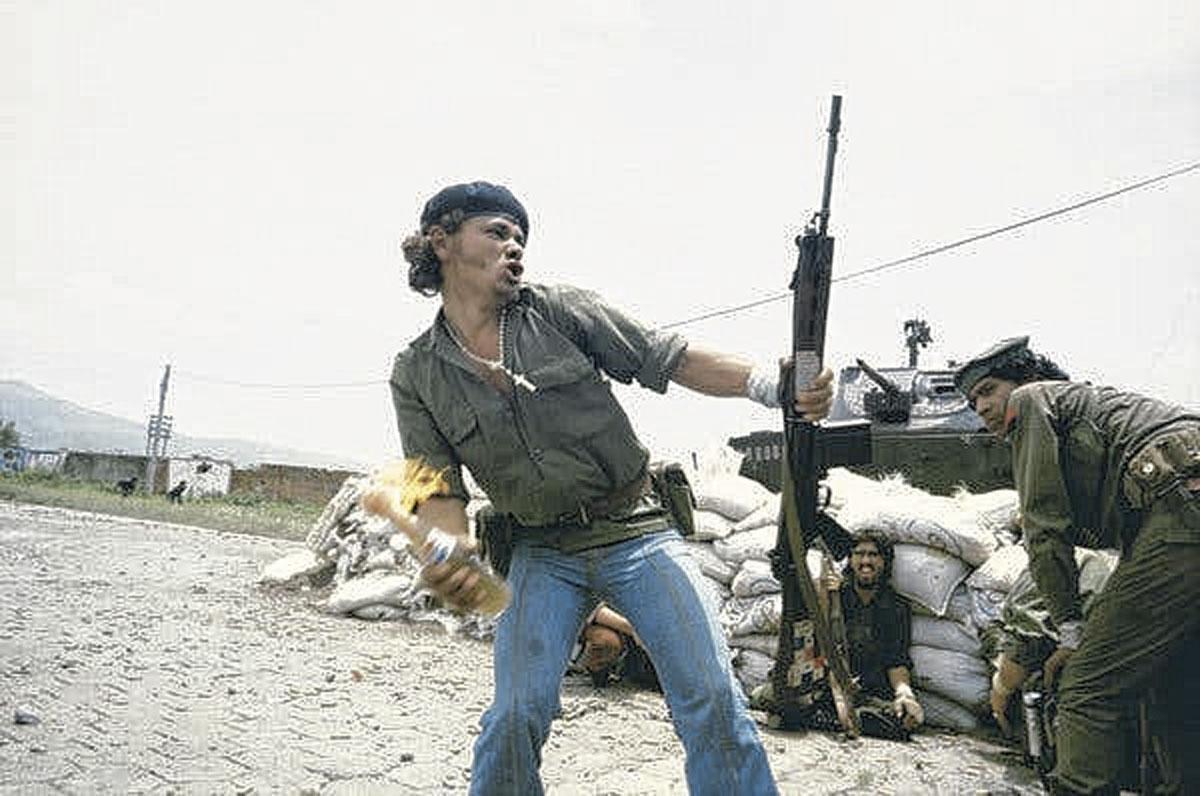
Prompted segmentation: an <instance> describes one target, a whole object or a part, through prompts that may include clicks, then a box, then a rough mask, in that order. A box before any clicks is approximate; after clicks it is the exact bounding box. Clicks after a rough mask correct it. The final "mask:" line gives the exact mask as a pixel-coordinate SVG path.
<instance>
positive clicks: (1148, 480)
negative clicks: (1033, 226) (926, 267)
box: [955, 337, 1200, 793]
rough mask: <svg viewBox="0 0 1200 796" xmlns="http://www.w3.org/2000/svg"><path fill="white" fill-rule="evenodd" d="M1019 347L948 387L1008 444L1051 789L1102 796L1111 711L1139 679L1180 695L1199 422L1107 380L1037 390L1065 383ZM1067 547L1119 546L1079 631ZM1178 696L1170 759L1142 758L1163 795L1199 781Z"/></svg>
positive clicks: (1170, 725) (1117, 710)
mask: <svg viewBox="0 0 1200 796" xmlns="http://www.w3.org/2000/svg"><path fill="white" fill-rule="evenodd" d="M1027 344H1028V338H1027V337H1020V338H1014V339H1010V340H1005V341H1003V342H1002V343H1000V344H998V345H996V346H993V347H992V348H991V349H989V350H988V351H986V352H984V353H983V354H981V355H980V356H978V357H975V358H974V359H972V360H971V361H969V362H967V363H966V364H965V365H963V366H962V367H961V368H960V369H959V370H958V372H957V373H956V377H955V380H956V383H957V385H958V387H959V389H960V390H962V392H963V393H964V394H965V395H966V396H967V398H968V400H969V401H970V402H971V406H972V407H973V408H974V409H975V411H976V412H977V413H978V414H979V415H980V417H981V418H982V419H983V421H984V423H985V424H986V425H987V427H988V429H989V430H990V431H991V432H992V433H994V434H996V435H998V436H1000V437H1003V438H1005V439H1007V440H1009V442H1010V443H1011V445H1012V451H1013V475H1014V479H1015V481H1016V486H1017V491H1018V493H1019V495H1020V508H1021V518H1022V525H1023V527H1024V533H1025V545H1026V548H1027V549H1028V551H1029V559H1030V571H1031V573H1032V575H1033V578H1034V580H1035V582H1036V583H1037V586H1038V589H1039V590H1040V591H1041V592H1042V594H1043V595H1044V597H1045V599H1046V603H1047V607H1048V609H1049V612H1050V616H1051V619H1052V620H1053V622H1054V624H1055V625H1056V626H1057V628H1058V631H1059V642H1058V647H1057V649H1056V650H1055V651H1054V653H1053V654H1052V655H1050V657H1049V659H1048V660H1047V661H1046V664H1045V667H1044V671H1043V675H1044V680H1045V681H1046V682H1049V683H1052V682H1054V680H1055V676H1056V674H1057V673H1058V671H1059V669H1060V668H1061V669H1062V678H1061V682H1060V684H1059V686H1058V727H1057V732H1056V746H1057V763H1056V765H1055V768H1054V771H1053V772H1052V773H1051V784H1052V788H1053V789H1054V790H1055V791H1056V792H1060V793H1109V792H1115V791H1116V788H1117V779H1118V776H1119V774H1120V767H1121V765H1122V759H1123V755H1122V748H1121V746H1122V744H1123V740H1122V737H1121V735H1120V734H1119V733H1117V732H1115V731H1114V730H1115V728H1116V726H1117V724H1118V722H1119V720H1120V717H1121V716H1122V714H1123V712H1124V711H1126V710H1127V709H1128V708H1129V706H1130V705H1131V704H1132V703H1133V702H1134V701H1135V700H1137V699H1138V698H1139V697H1140V696H1141V695H1142V694H1143V693H1144V692H1145V690H1146V689H1147V688H1148V687H1149V686H1151V685H1154V686H1156V687H1166V688H1169V689H1172V690H1181V691H1182V690H1190V691H1192V692H1194V691H1195V688H1196V687H1195V685H1193V684H1192V683H1191V682H1190V681H1191V680H1193V679H1194V678H1192V677H1190V676H1186V675H1184V674H1183V672H1184V669H1183V668H1181V667H1182V666H1186V665H1189V664H1190V661H1187V660H1186V658H1187V655H1188V653H1189V651H1190V650H1191V649H1194V647H1195V642H1196V637H1197V632H1198V627H1200V614H1198V613H1197V611H1196V604H1197V602H1198V601H1200V414H1198V413H1196V412H1194V411H1188V410H1185V409H1182V408H1179V407H1176V406H1172V405H1169V404H1166V403H1163V402H1162V401H1158V400H1155V399H1153V398H1148V397H1145V396H1142V395H1138V394H1136V393H1131V392H1121V391H1118V390H1115V389H1112V388H1109V387H1095V386H1092V385H1090V384H1081V383H1075V382H1069V381H1051V382H1047V381H1044V379H1046V378H1047V377H1049V378H1063V376H1064V375H1065V374H1062V372H1061V371H1059V370H1058V369H1057V368H1056V367H1055V366H1054V365H1053V363H1050V362H1049V361H1048V360H1046V359H1045V358H1044V357H1038V356H1037V355H1035V354H1034V353H1033V352H1031V351H1030V350H1029V348H1028V345H1027ZM1083 529H1094V530H1095V531H1097V532H1098V533H1097V534H1096V535H1090V534H1088V533H1086V532H1084V531H1083ZM1073 545H1081V546H1086V547H1097V546H1100V547H1120V548H1121V549H1122V560H1121V562H1120V564H1118V566H1117V568H1116V570H1115V571H1114V572H1113V575H1112V577H1111V578H1110V579H1109V581H1108V584H1107V586H1106V588H1105V590H1104V591H1103V592H1102V593H1101V594H1100V595H1099V596H1097V598H1096V601H1095V604H1094V606H1093V607H1092V610H1091V614H1090V616H1089V621H1088V623H1087V625H1086V627H1085V626H1083V624H1082V610H1081V605H1080V597H1079V587H1078V578H1079V573H1078V569H1077V566H1076V562H1075V557H1074V554H1073V550H1072V547H1073ZM1189 703H1191V704H1189ZM1194 703H1195V697H1194V693H1193V695H1192V696H1190V697H1189V698H1184V699H1178V700H1177V699H1172V700H1171V701H1170V705H1169V706H1168V709H1169V712H1170V713H1171V715H1169V716H1168V717H1167V720H1166V722H1165V727H1164V730H1165V736H1164V738H1165V741H1166V744H1165V748H1166V749H1167V750H1169V751H1170V752H1171V753H1170V754H1162V755H1159V760H1158V762H1159V765H1160V770H1161V772H1162V774H1163V776H1164V779H1165V780H1166V782H1165V783H1164V784H1165V785H1167V787H1168V788H1169V789H1172V790H1176V791H1183V790H1186V788H1188V787H1191V788H1196V787H1200V781H1198V780H1197V779H1196V778H1195V777H1196V770H1195V768H1196V766H1197V761H1196V757H1197V756H1196V755H1195V753H1194V750H1195V749H1196V748H1198V747H1197V740H1200V739H1198V738H1197V722H1196V719H1195V718H1194V716H1193V715H1192V714H1193V713H1194V711H1195V710H1196V705H1195V704H1194ZM1160 746H1162V745H1160ZM1189 747H1190V749H1189ZM1156 748H1157V747H1156ZM1185 749H1189V751H1190V754H1187V755H1185V756H1180V755H1179V754H1177V752H1178V751H1179V750H1185ZM1181 764H1182V765H1185V766H1189V769H1188V770H1187V771H1183V770H1182V769H1181V768H1180V767H1179V766H1180V765H1181Z"/></svg>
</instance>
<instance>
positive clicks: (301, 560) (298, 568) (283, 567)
mask: <svg viewBox="0 0 1200 796" xmlns="http://www.w3.org/2000/svg"><path fill="white" fill-rule="evenodd" d="M333 566H334V562H333V561H329V560H327V559H325V558H324V557H322V556H319V555H317V554H316V553H314V552H313V551H312V550H310V549H309V548H307V547H306V548H304V549H303V550H295V551H293V552H291V553H288V554H287V555H286V556H284V557H283V558H280V559H277V560H275V561H272V562H271V563H270V564H267V565H266V566H265V567H263V570H262V573H261V574H260V575H259V578H258V581H259V583H262V584H266V585H270V586H292V585H299V584H300V583H302V582H303V581H305V580H306V579H308V578H310V577H312V576H313V575H317V574H320V573H321V572H323V571H325V570H327V569H330V568H331V567H333Z"/></svg>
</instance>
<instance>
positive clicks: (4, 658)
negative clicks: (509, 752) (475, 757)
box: [0, 502, 1041, 794]
mask: <svg viewBox="0 0 1200 796" xmlns="http://www.w3.org/2000/svg"><path fill="white" fill-rule="evenodd" d="M296 547H297V545H296V543H294V542H284V541H280V540H275V539H267V538H263V537H256V536H249V535H243V534H235V533H222V532H216V531H209V530H204V529H199V528H191V527H185V526H180V525H166V524H161V523H152V522H146V521H141V520H131V519H126V518H121V517H110V516H104V515H98V514H88V513H85V512H78V511H71V510H66V509H57V508H45V507H39V506H29V505H23V504H15V503H11V502H0V793H3V794H8V793H12V794H18V793H20V794H30V793H59V792H65V793H135V792H155V793H166V792H172V793H235V794H244V793H272V792H284V793H306V794H360V793H405V792H413V793H438V792H447V793H461V792H464V791H465V790H466V787H467V783H468V777H469V774H470V763H471V747H472V744H473V743H474V740H475V737H476V735H477V733H478V721H479V716H480V714H481V713H482V711H483V710H484V708H485V707H486V706H487V704H488V702H489V701H490V697H491V665H490V652H491V650H490V647H489V645H487V644H484V643H480V642H476V641H470V640H465V639H460V638H454V637H448V636H446V634H445V633H444V632H443V631H442V630H441V629H440V628H439V627H437V626H429V625H408V624H400V623H387V622H384V623H372V622H363V621H358V620H352V619H345V618H337V617H331V616H327V615H324V614H322V613H321V612H320V611H319V610H317V608H316V607H315V602H316V600H317V599H318V597H319V595H318V594H316V593H313V592H271V591H266V590H263V589H261V588H259V587H257V586H256V585H255V581H256V580H257V576H258V572H259V570H260V569H261V567H262V566H263V565H264V564H266V563H268V562H270V561H272V560H274V559H275V558H277V557H279V556H281V555H283V554H284V553H285V552H288V551H290V550H294V549H296ZM763 740H764V743H765V745H766V748H767V751H768V753H769V755H770V758H771V764H772V767H773V769H774V771H775V775H776V777H777V778H778V781H779V785H780V789H781V790H782V791H783V792H784V793H794V794H801V793H803V794H818V793H843V792H844V793H937V794H959V793H1021V794H1025V793H1041V788H1040V786H1039V785H1038V784H1037V780H1036V778H1035V777H1034V775H1033V774H1032V772H1031V771H1029V770H1028V769H1026V768H1025V767H1023V766H1021V765H1020V763H1019V758H1018V757H1017V755H1016V754H1015V753H1014V752H1013V751H1012V750H1010V749H1008V748H1006V747H1003V746H999V745H996V744H994V743H990V742H988V741H986V740H982V739H979V738H975V737H970V736H962V735H949V734H940V733H924V734H921V735H919V736H918V737H917V738H916V739H915V740H914V741H913V742H911V743H908V744H899V743H891V742H887V741H877V740H873V739H860V740H856V741H844V740H839V739H837V738H836V737H833V736H830V735H824V734H820V733H778V732H771V731H766V730H764V731H763ZM542 773H543V777H544V779H545V782H546V785H547V789H548V790H549V791H550V792H551V793H589V794H591V793H596V794H631V793H655V794H658V793H682V792H685V790H686V789H685V785H684V779H683V750H682V747H681V746H680V744H679V742H678V740H677V739H676V738H675V735H674V732H673V730H672V728H671V724H670V720H669V717H668V715H667V710H666V707H665V705H664V703H663V701H662V698H661V697H660V696H659V695H657V694H652V693H645V692H638V691H633V690H628V689H624V688H615V689H608V690H605V691H596V690H595V689H593V688H592V687H591V685H590V684H588V683H587V682H586V681H583V680H578V679H569V680H568V681H567V683H566V684H565V686H564V697H563V716H562V717H561V718H560V719H559V720H558V721H557V722H555V725H554V728H553V731H552V733H551V736H550V740H549V742H548V743H547V746H546V749H545V755H544V763H543V766H542Z"/></svg>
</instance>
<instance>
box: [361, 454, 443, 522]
mask: <svg viewBox="0 0 1200 796" xmlns="http://www.w3.org/2000/svg"><path fill="white" fill-rule="evenodd" d="M375 481H376V483H378V484H379V485H380V486H382V487H385V488H388V489H398V490H399V492H400V495H399V502H400V505H401V506H402V507H403V508H404V510H405V511H406V512H408V513H409V514H412V513H413V512H415V511H416V510H417V506H419V505H420V504H421V503H422V502H423V501H425V500H428V499H429V498H431V497H434V496H436V495H446V494H449V492H450V485H449V484H448V483H447V482H446V479H445V477H444V476H443V475H442V471H441V470H438V469H437V468H434V467H430V466H429V465H427V464H425V463H424V462H423V461H421V460H420V459H405V460H404V461H403V462H396V463H394V464H388V465H385V466H384V467H383V468H381V469H380V470H379V472H378V474H377V475H376V476H375Z"/></svg>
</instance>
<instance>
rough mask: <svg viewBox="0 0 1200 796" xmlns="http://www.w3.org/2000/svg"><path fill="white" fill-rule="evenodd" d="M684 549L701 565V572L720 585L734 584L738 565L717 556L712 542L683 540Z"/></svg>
mask: <svg viewBox="0 0 1200 796" xmlns="http://www.w3.org/2000/svg"><path fill="white" fill-rule="evenodd" d="M683 544H684V549H685V550H686V551H687V554H688V555H690V556H691V557H692V560H693V561H695V562H696V563H697V564H699V565H700V572H701V573H702V574H704V575H705V576H707V577H710V578H712V579H713V580H716V581H719V582H720V583H726V584H728V583H732V582H733V576H734V575H736V574H737V571H738V564H735V563H730V562H728V561H726V560H724V559H723V558H721V557H720V556H718V555H717V553H716V551H715V550H713V546H712V543H711V542H693V541H691V540H690V539H684V540H683Z"/></svg>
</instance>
